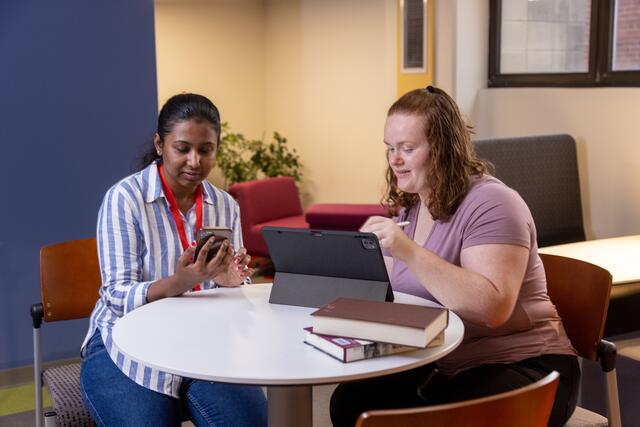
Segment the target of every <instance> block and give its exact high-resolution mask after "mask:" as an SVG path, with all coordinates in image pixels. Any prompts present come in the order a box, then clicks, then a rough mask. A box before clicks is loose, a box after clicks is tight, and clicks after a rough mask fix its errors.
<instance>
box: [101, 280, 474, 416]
mask: <svg viewBox="0 0 640 427" xmlns="http://www.w3.org/2000/svg"><path fill="white" fill-rule="evenodd" d="M270 291H271V284H257V285H249V286H243V287H240V288H217V289H212V290H207V291H200V292H195V293H191V294H187V295H184V296H182V297H178V298H165V299H162V300H159V301H156V302H153V303H150V304H145V305H143V306H142V307H139V308H137V309H136V310H134V311H132V312H130V313H129V314H127V315H126V316H124V317H123V318H121V319H120V320H118V322H117V323H116V325H115V327H114V329H113V343H114V345H115V346H116V347H117V348H118V349H119V350H120V351H121V352H122V353H124V354H126V355H127V356H129V357H130V358H131V359H133V360H135V361H138V362H140V363H143V364H145V365H148V366H153V367H155V368H157V369H160V370H162V371H165V372H170V373H173V374H178V375H181V376H184V377H190V378H197V379H202V380H211V381H219V382H226V383H234V384H254V385H265V386H267V397H268V408H269V425H270V426H311V422H312V421H311V420H312V411H311V407H312V406H311V390H312V388H311V386H312V385H318V384H330V383H339V382H344V381H350V380H357V379H363V378H369V377H375V376H380V375H385V374H390V373H394V372H401V371H405V370H408V369H411V368H415V367H418V366H422V365H425V364H427V363H430V362H433V361H435V360H437V359H439V358H441V357H443V356H445V355H446V354H448V353H450V352H451V351H452V350H453V349H455V348H456V347H457V346H458V345H459V344H460V342H461V341H462V336H463V333H464V326H463V324H462V321H461V320H460V318H459V317H458V316H457V315H456V314H455V313H453V312H450V313H449V314H450V315H449V326H448V327H447V329H446V330H445V342H444V344H443V345H441V346H437V347H432V348H427V349H421V350H416V351H412V352H407V353H400V354H397V355H391V356H384V357H378V358H373V359H368V360H361V361H356V362H351V363H342V362H340V361H338V360H336V359H334V358H332V357H329V356H327V355H326V354H324V353H322V352H321V351H318V350H316V349H314V348H313V347H311V346H309V345H306V344H305V343H304V331H303V328H304V327H306V326H310V325H311V323H312V319H311V317H310V316H309V313H311V312H313V311H314V310H315V309H314V308H306V307H297V306H289V305H277V304H269V293H270ZM395 298H396V302H402V303H408V304H418V305H432V304H433V303H431V302H429V301H427V300H424V299H422V298H418V297H415V296H412V295H407V294H402V293H397V292H396V293H395Z"/></svg>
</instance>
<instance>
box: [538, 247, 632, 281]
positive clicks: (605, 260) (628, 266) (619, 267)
mask: <svg viewBox="0 0 640 427" xmlns="http://www.w3.org/2000/svg"><path fill="white" fill-rule="evenodd" d="M538 252H540V253H544V254H551V255H561V256H565V257H569V258H576V259H580V260H582V261H587V262H590V263H592V264H595V265H598V266H600V267H602V268H605V269H607V270H609V272H610V273H611V275H612V276H613V284H614V285H619V284H623V283H633V282H640V235H636V236H624V237H613V238H610V239H597V240H587V241H584V242H576V243H567V244H564V245H556V246H547V247H545V248H540V249H538Z"/></svg>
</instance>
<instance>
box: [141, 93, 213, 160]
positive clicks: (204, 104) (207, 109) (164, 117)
mask: <svg viewBox="0 0 640 427" xmlns="http://www.w3.org/2000/svg"><path fill="white" fill-rule="evenodd" d="M185 120H197V121H207V122H209V123H211V126H212V127H213V130H214V131H215V132H216V137H217V141H216V145H218V144H220V113H219V112H218V108H217V107H216V106H215V105H214V104H213V102H211V101H210V100H209V99H208V98H207V97H205V96H202V95H198V94H195V93H181V94H179V95H174V96H172V97H171V98H169V99H168V100H167V102H165V104H164V105H163V106H162V108H161V109H160V114H158V127H157V129H156V132H157V133H158V135H159V136H160V141H164V138H165V137H166V136H167V134H168V133H170V132H171V131H173V127H174V126H175V125H176V123H179V122H182V121H185ZM149 145H150V147H149ZM159 159H162V157H161V156H159V155H158V153H157V152H156V148H155V146H154V145H153V139H152V140H151V144H147V145H146V147H145V151H144V152H143V154H142V156H141V157H140V169H144V168H145V167H147V166H149V165H150V164H151V163H152V162H153V161H154V160H159Z"/></svg>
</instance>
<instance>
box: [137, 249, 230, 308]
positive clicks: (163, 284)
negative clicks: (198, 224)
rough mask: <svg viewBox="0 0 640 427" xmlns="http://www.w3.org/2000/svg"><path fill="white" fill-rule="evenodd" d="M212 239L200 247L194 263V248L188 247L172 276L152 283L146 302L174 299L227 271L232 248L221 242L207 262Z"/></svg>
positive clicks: (179, 259)
mask: <svg viewBox="0 0 640 427" xmlns="http://www.w3.org/2000/svg"><path fill="white" fill-rule="evenodd" d="M213 240H214V239H209V240H208V241H207V243H205V244H204V246H202V249H201V250H200V253H199V254H198V258H197V259H196V260H195V261H194V260H193V255H194V253H195V246H190V247H189V248H188V249H187V250H186V251H184V252H183V253H182V255H180V258H178V262H177V265H176V272H175V274H174V275H173V276H169V277H165V278H164V279H160V280H158V281H157V282H154V283H152V285H151V286H150V287H149V290H148V291H147V302H152V301H156V300H158V299H161V298H167V297H175V296H178V295H182V294H183V293H185V292H187V291H189V290H191V289H193V287H194V286H196V285H197V284H198V283H202V282H204V281H205V280H211V279H213V278H214V277H215V276H218V275H220V274H221V273H222V272H225V271H228V269H229V268H230V267H231V266H233V268H236V266H235V262H234V260H233V248H232V247H231V245H230V244H229V241H228V240H225V241H224V242H222V245H221V246H220V250H219V251H218V253H217V254H216V256H215V257H213V259H212V260H211V261H209V262H207V254H208V253H209V249H211V246H212V245H213Z"/></svg>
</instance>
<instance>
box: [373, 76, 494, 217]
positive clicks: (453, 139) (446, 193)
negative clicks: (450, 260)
mask: <svg viewBox="0 0 640 427" xmlns="http://www.w3.org/2000/svg"><path fill="white" fill-rule="evenodd" d="M393 114H409V115H416V116H421V117H424V119H425V120H424V132H425V136H426V140H427V143H428V144H429V148H430V154H429V158H428V159H427V163H426V165H425V166H426V168H427V182H428V185H429V194H430V196H429V200H428V201H427V204H426V206H427V208H428V209H429V212H430V213H431V216H432V217H433V219H435V220H440V221H447V220H448V219H449V218H450V217H451V216H452V215H453V214H454V213H455V211H456V209H457V208H458V206H459V205H460V202H461V201H462V199H463V198H464V196H465V195H466V194H467V191H468V190H469V183H470V178H471V176H473V175H483V174H489V173H492V166H491V165H490V164H489V163H487V162H485V161H484V160H481V159H479V158H478V157H477V156H476V153H475V150H474V148H473V143H472V142H471V128H470V127H469V126H467V124H466V123H465V121H464V119H463V118H462V114H461V113H460V110H459V108H458V106H457V105H456V103H455V101H454V100H453V99H452V98H451V97H450V96H449V95H447V93H446V92H445V91H443V90H442V89H438V88H435V87H432V86H428V87H426V88H424V89H416V90H413V91H411V92H408V93H407V94H405V95H403V96H402V97H401V98H400V99H398V100H397V101H396V102H395V103H394V104H393V105H392V106H391V108H389V111H388V113H387V117H389V116H391V115H393ZM387 160H388V159H387ZM386 180H387V189H386V191H385V195H384V197H383V199H382V203H383V204H384V205H387V206H388V209H389V211H390V212H391V213H392V214H396V215H397V214H398V212H399V211H400V209H401V208H406V209H408V208H410V207H412V206H415V205H416V203H418V202H419V200H420V198H419V196H418V195H417V194H415V193H405V192H403V191H402V190H400V189H399V188H398V180H397V177H396V175H395V174H394V173H393V170H392V169H391V166H388V167H387V173H386Z"/></svg>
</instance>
